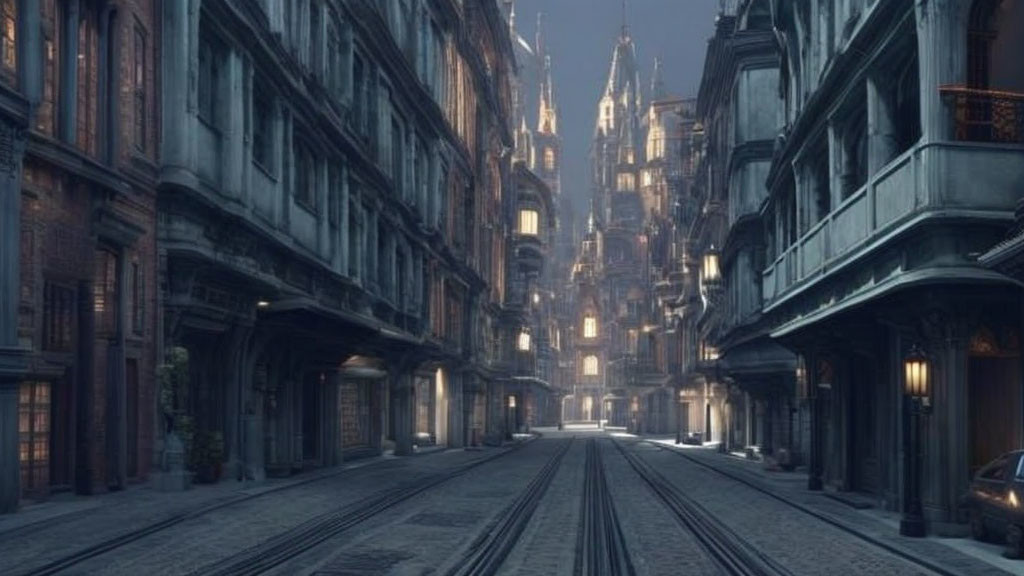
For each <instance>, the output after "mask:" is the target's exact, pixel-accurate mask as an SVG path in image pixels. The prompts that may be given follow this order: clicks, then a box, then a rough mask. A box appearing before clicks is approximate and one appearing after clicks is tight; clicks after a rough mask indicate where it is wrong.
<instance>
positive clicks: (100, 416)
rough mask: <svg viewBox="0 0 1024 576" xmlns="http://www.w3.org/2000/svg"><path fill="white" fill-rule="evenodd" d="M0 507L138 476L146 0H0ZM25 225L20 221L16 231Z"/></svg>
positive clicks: (149, 119) (151, 296)
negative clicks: (0, 204)
mask: <svg viewBox="0 0 1024 576" xmlns="http://www.w3.org/2000/svg"><path fill="white" fill-rule="evenodd" d="M0 8H2V17H3V29H4V35H3V42H2V45H3V46H2V49H0V50H2V54H0V60H2V62H3V64H4V70H3V74H0V85H2V90H3V93H4V95H5V96H4V98H5V100H4V106H3V110H4V115H5V118H4V120H3V125H4V127H3V129H2V134H0V139H2V140H3V144H2V149H3V152H2V153H3V154H4V156H5V157H4V158H2V159H0V164H2V165H3V167H4V174H5V177H6V178H7V179H6V180H5V181H6V182H7V184H6V185H5V187H4V188H3V192H4V199H5V200H4V202H5V204H4V208H3V209H2V213H3V218H5V219H7V220H6V221H8V224H10V225H5V226H4V230H5V231H9V232H5V234H10V235H11V237H9V238H5V240H4V242H3V252H4V256H3V257H0V262H3V263H4V265H5V266H6V268H5V271H4V273H3V274H2V276H3V280H2V283H3V286H4V288H3V289H2V290H0V292H2V293H3V295H4V296H3V301H4V308H3V310H4V313H3V314H0V326H2V327H3V341H2V345H0V346H2V347H3V350H5V351H7V352H8V353H5V354H3V355H2V356H0V358H2V359H3V360H0V366H4V367H5V370H4V374H5V377H4V378H5V380H4V382H5V383H4V384H3V385H2V386H0V388H2V389H3V405H2V409H3V410H4V411H5V416H4V417H3V421H4V427H5V430H4V432H3V433H2V434H0V441H2V442H3V444H2V447H0V452H2V453H3V454H4V455H5V457H8V456H7V455H10V457H9V458H10V461H8V462H6V463H5V464H4V466H3V469H4V470H5V472H6V471H8V470H10V471H12V473H11V474H10V475H9V476H8V475H6V473H5V477H4V478H3V479H0V493H2V497H0V509H2V510H4V511H10V510H13V509H14V508H15V507H16V506H17V503H18V501H19V498H28V499H38V498H45V497H46V496H47V495H48V494H50V493H51V492H53V491H61V490H73V491H75V492H77V493H81V494H88V493H93V492H98V491H104V490H108V489H121V488H124V487H125V486H126V485H127V483H128V482H131V481H139V480H145V479H146V478H147V477H148V476H149V474H150V469H151V462H152V445H153V437H154V432H155V428H156V425H155V422H154V416H155V415H154V411H153V409H152V407H153V406H154V404H155V402H156V398H155V392H156V387H155V375H154V369H155V362H156V342H157V339H158V328H157V319H158V316H159V314H158V308H157V297H156V292H157V281H156V272H157V265H156V234H155V228H156V210H155V208H156V169H155V167H156V165H155V159H156V156H157V150H156V139H155V133H156V132H155V127H156V125H157V124H156V122H157V118H156V116H155V114H154V113H153V110H154V109H155V103H156V98H157V93H156V86H157V82H156V65H155V63H156V61H157V60H156V59H157V50H158V45H159V38H160V34H159V29H158V27H157V25H156V21H155V14H154V11H153V5H152V3H150V2H117V3H114V2H84V1H80V0H43V1H39V2H34V1H33V2H28V1H23V0H8V1H5V2H2V3H0ZM17 230H20V234H17V235H15V232H14V231H17Z"/></svg>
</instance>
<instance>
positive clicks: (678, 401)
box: [676, 388, 685, 445]
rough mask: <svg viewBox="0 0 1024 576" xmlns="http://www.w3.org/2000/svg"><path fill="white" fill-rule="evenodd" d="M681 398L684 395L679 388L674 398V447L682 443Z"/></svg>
mask: <svg viewBox="0 0 1024 576" xmlns="http://www.w3.org/2000/svg"><path fill="white" fill-rule="evenodd" d="M683 398H685V395H684V393H683V389H682V388H680V389H679V395H678V397H677V398H676V445H679V444H682V443H683Z"/></svg>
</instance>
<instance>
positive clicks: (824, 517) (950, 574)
mask: <svg viewBox="0 0 1024 576" xmlns="http://www.w3.org/2000/svg"><path fill="white" fill-rule="evenodd" d="M648 444H650V445H651V446H654V447H656V448H659V449H661V450H665V451H667V452H671V453H673V454H676V455H677V456H680V457H681V458H683V459H685V460H688V461H690V462H693V463H694V464H697V465H698V466H701V467H703V468H706V469H707V470H711V471H712V472H716V473H718V474H720V475H722V476H725V477H726V478H729V479H730V480H734V481H736V482H739V483H740V484H743V485H744V486H747V487H748V488H750V489H752V490H756V491H758V492H760V493H762V494H764V495H766V496H769V497H770V498H772V499H774V500H777V501H779V502H781V503H783V504H785V505H787V506H789V507H791V508H794V509H796V510H799V511H800V512H803V513H804V514H807V515H808V516H811V517H813V518H815V519H817V520H821V521H822V522H824V523H826V524H829V525H831V526H834V527H836V528H838V529H840V530H842V531H843V532H846V533H847V534H850V535H851V536H854V537H856V538H858V539H860V540H863V541H864V542H867V543H868V544H871V545H873V546H876V547H878V548H881V549H883V550H885V551H886V552H889V553H890V554H894V555H896V556H898V557H899V558H901V559H903V560H907V561H908V562H911V563H913V564H917V565H918V566H920V567H922V568H925V569H927V570H929V571H931V572H935V573H936V574H941V575H942V576H959V574H960V573H959V572H954V571H952V570H949V569H948V568H945V567H943V566H941V565H939V564H937V563H935V562H932V561H931V560H928V559H925V558H921V557H919V556H916V555H914V554H911V553H909V552H907V551H905V550H903V549H901V548H899V547H898V546H893V545H892V544H889V543H887V542H885V541H884V540H880V539H878V538H875V537H873V536H871V535H869V534H865V533H863V532H860V531H859V530H856V529H855V528H852V527H850V526H847V525H846V524H844V523H843V522H841V521H839V520H837V519H835V518H833V517H831V516H829V515H828V514H824V513H822V512H818V511H816V510H812V509H811V508H809V507H807V506H805V505H803V504H800V503H799V502H794V501H793V500H790V499H789V498H786V497H785V496H782V495H781V494H778V493H776V492H775V491H774V490H771V489H769V488H765V487H764V486H761V485H759V484H758V483H756V482H754V481H752V480H749V479H747V478H743V477H741V476H740V475H738V474H734V473H732V472H728V471H726V470H722V469H721V468H718V467H717V466H713V465H711V464H708V463H707V462H704V461H702V460H701V459H699V458H695V457H693V456H690V455H689V454H685V453H684V452H682V451H681V450H673V449H671V448H666V447H664V446H659V445H658V444H655V443H653V442H648Z"/></svg>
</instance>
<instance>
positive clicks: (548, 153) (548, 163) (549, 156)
mask: <svg viewBox="0 0 1024 576" xmlns="http://www.w3.org/2000/svg"><path fill="white" fill-rule="evenodd" d="M544 169H545V170H547V171H548V172H553V171H554V170H555V150H554V149H553V148H545V149H544Z"/></svg>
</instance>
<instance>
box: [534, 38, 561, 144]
mask: <svg viewBox="0 0 1024 576" xmlns="http://www.w3.org/2000/svg"><path fill="white" fill-rule="evenodd" d="M537 124H538V127H537V129H538V130H539V131H540V132H542V133H544V134H558V110H557V108H556V107H555V95H554V87H553V83H552V81H551V56H548V55H545V56H544V75H543V77H542V79H541V81H540V110H539V111H538V112H537Z"/></svg>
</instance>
